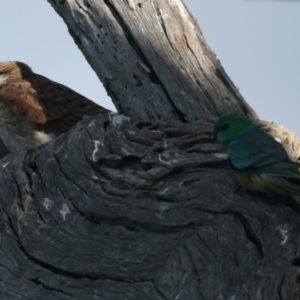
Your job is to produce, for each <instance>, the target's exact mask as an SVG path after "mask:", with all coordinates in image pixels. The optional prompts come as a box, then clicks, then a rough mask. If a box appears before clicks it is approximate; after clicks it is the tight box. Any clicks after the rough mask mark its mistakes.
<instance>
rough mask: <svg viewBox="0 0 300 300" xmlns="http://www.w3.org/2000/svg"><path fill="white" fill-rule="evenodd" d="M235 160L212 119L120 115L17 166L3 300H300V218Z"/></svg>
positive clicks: (0, 194) (2, 185)
mask: <svg viewBox="0 0 300 300" xmlns="http://www.w3.org/2000/svg"><path fill="white" fill-rule="evenodd" d="M224 159H225V156H224V154H223V152H222V148H221V146H220V145H219V144H216V143H215V142H214V140H213V139H212V122H211V121H208V120H207V119H201V120H198V121H195V122H192V123H189V124H183V123H182V122H179V121H173V122H163V123H151V122H149V121H145V122H143V121H137V120H130V119H128V118H126V117H125V116H123V115H118V114H105V115H99V116H96V117H89V118H86V119H85V120H84V121H83V122H80V123H78V124H77V125H76V126H75V127H74V128H73V129H71V130H70V131H69V132H68V133H66V134H63V135H61V136H60V137H58V138H57V139H56V140H54V141H53V142H51V143H49V144H47V145H45V146H43V147H41V148H39V149H37V148H34V149H31V150H28V151H27V152H26V153H19V154H16V155H14V156H13V155H9V156H8V157H7V158H5V159H4V160H2V161H1V172H0V177H1V178H0V206H1V209H0V226H1V244H0V251H1V256H0V274H1V281H0V287H1V288H0V298H1V299H68V300H69V299H81V300H86V299H99V300H100V299H101V300H103V299H114V300H118V299H120V300H123V299H131V300H135V299H136V300H140V299H149V300H150V299H151V300H152V299H158V300H166V299H168V300H169V299H170V300H171V299H179V300H181V299H184V300H186V299H253V300H257V299H281V300H294V299H295V300H296V299H299V295H300V292H299V282H300V280H299V277H300V275H299V268H298V267H299V261H300V258H299V257H300V252H299V240H300V233H299V230H298V228H299V226H300V218H299V212H297V210H296V209H295V208H293V207H292V206H290V205H288V203H286V202H284V201H283V199H279V200H276V201H275V200H273V199H267V198H265V197H260V196H257V195H256V196H255V197H253V196H250V195H245V194H243V192H241V191H240V190H237V183H236V181H235V179H234V177H233V175H232V172H231V171H230V170H229V169H227V164H226V162H225V160H224ZM20 162H22V163H21V167H20Z"/></svg>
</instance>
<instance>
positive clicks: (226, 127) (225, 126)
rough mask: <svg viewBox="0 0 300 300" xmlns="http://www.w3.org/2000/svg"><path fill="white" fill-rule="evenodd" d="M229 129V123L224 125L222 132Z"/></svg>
mask: <svg viewBox="0 0 300 300" xmlns="http://www.w3.org/2000/svg"><path fill="white" fill-rule="evenodd" d="M228 128H229V125H228V124H227V123H225V124H223V126H222V127H221V130H226V129H228Z"/></svg>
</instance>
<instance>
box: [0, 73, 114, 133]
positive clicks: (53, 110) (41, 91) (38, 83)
mask: <svg viewBox="0 0 300 300" xmlns="http://www.w3.org/2000/svg"><path fill="white" fill-rule="evenodd" d="M0 97H1V98H3V99H5V101H8V102H10V103H12V104H13V105H15V106H16V107H17V108H18V109H19V110H20V112H22V113H24V114H26V115H27V116H28V117H29V119H30V120H31V121H32V122H33V123H36V130H40V131H43V132H45V133H56V134H60V133H63V132H65V131H67V130H68V129H70V127H72V126H74V125H75V124H76V123H77V122H79V121H80V120H81V119H82V118H83V116H84V115H96V114H99V113H105V112H109V110H107V109H105V108H103V107H101V106H100V105H98V104H96V103H94V102H92V101H91V100H89V99H88V98H86V97H84V96H82V95H80V94H78V93H77V92H75V91H73V90H72V89H70V88H68V87H66V86H64V85H62V84H60V83H57V82H54V81H52V80H50V79H48V78H46V77H44V76H41V75H38V74H34V73H33V74H32V76H29V77H28V78H26V80H20V81H18V82H13V83H10V84H8V85H4V86H2V88H1V90H0Z"/></svg>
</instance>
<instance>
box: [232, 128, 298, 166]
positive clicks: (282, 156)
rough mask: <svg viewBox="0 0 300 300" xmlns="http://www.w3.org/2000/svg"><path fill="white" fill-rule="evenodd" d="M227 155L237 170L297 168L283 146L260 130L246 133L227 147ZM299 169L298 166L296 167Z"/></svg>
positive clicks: (256, 129)
mask: <svg viewBox="0 0 300 300" xmlns="http://www.w3.org/2000/svg"><path fill="white" fill-rule="evenodd" d="M228 155H229V157H230V160H231V163H232V165H233V166H234V167H235V168H237V169H243V168H248V167H254V168H256V167H264V166H270V165H272V168H273V167H274V168H297V166H296V165H297V164H296V163H293V162H291V161H289V158H288V156H287V154H286V151H285V149H284V148H283V146H282V145H281V144H280V143H279V142H277V141H276V140H275V139H274V138H273V137H271V136H270V135H268V134H267V133H265V132H264V131H263V130H261V129H260V128H258V127H257V128H255V129H253V130H252V131H250V132H247V133H246V134H244V135H243V136H241V137H239V138H238V139H236V140H234V141H232V142H231V143H230V144H229V145H228ZM298 167H299V165H298Z"/></svg>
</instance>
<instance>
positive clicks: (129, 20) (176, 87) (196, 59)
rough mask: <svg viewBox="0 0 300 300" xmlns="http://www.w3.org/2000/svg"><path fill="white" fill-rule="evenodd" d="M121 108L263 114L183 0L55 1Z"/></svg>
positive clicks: (135, 112)
mask: <svg viewBox="0 0 300 300" xmlns="http://www.w3.org/2000/svg"><path fill="white" fill-rule="evenodd" d="M48 2H50V3H51V5H52V6H53V7H54V9H55V10H56V12H57V13H58V14H59V15H60V16H61V17H62V18H63V19H64V21H65V22H66V24H67V25H68V28H69V31H70V33H71V35H72V37H73V38H74V41H75V42H76V44H77V45H78V47H79V48H80V50H81V51H82V53H83V54H84V55H85V57H86V59H87V60H88V62H89V63H90V65H91V66H92V67H93V69H94V70H95V72H96V73H97V75H98V77H99V78H100V80H101V81H102V82H103V84H104V87H105V88H106V90H107V92H108V94H109V95H110V96H111V98H112V100H113V102H114V104H115V106H116V108H117V109H118V111H119V112H120V113H124V114H125V115H127V116H129V117H133V118H140V119H150V120H166V119H167V120H170V119H172V120H174V119H175V120H181V121H184V122H190V121H193V120H198V119H199V118H203V117H209V116H217V115H222V114H226V113H237V114H243V115H247V116H249V117H255V116H256V115H255V113H254V111H253V110H252V109H251V108H250V107H249V105H248V104H247V103H246V102H245V101H244V99H243V97H242V96H241V95H240V94H239V92H238V90H237V88H236V87H235V86H234V84H233V83H232V81H231V80H230V79H229V77H228V76H227V74H226V73H225V71H224V70H223V68H222V66H221V64H220V62H219V61H218V60H217V58H216V57H215V54H214V53H213V52H212V51H211V49H210V48H209V46H208V45H207V44H206V42H205V41H204V38H203V36H202V33H201V31H200V29H199V27H198V25H197V22H196V21H195V19H194V18H193V16H191V15H190V13H189V12H188V11H187V9H186V7H185V6H184V4H183V3H182V1H181V0H164V1H155V0H149V1H135V0H104V1H92V0H67V1H57V0H48Z"/></svg>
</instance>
